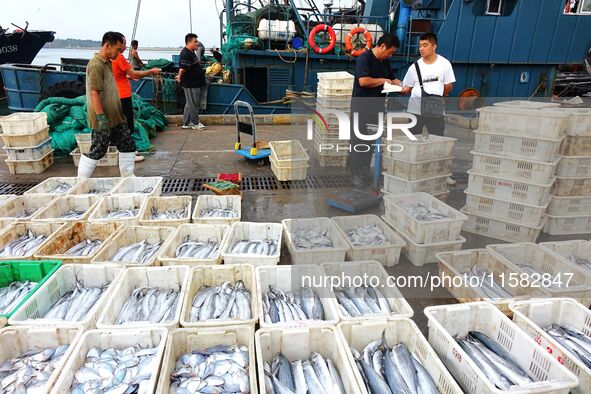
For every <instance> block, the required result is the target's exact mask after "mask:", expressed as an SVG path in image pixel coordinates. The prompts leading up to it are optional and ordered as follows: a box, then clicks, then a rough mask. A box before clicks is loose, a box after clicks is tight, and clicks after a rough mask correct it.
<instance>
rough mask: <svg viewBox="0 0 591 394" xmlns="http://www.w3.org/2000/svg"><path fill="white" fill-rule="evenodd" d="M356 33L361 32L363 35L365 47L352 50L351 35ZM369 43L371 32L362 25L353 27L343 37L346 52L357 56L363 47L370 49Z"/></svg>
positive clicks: (370, 41)
mask: <svg viewBox="0 0 591 394" xmlns="http://www.w3.org/2000/svg"><path fill="white" fill-rule="evenodd" d="M356 34H363V35H364V36H365V48H361V49H355V50H353V36H354V35H356ZM371 44H372V39H371V33H370V32H369V31H367V29H366V28H365V27H362V26H358V27H355V28H353V29H352V30H351V31H350V32H349V33H347V37H345V49H346V50H347V52H351V56H355V57H357V56H359V55H361V54H362V53H363V51H364V50H365V49H371Z"/></svg>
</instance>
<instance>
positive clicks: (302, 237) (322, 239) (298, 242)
mask: <svg viewBox="0 0 591 394" xmlns="http://www.w3.org/2000/svg"><path fill="white" fill-rule="evenodd" d="M327 234H328V229H324V230H321V229H318V228H311V227H310V228H301V229H298V230H296V231H294V234H293V244H294V246H295V247H296V248H297V249H318V248H333V247H334V245H333V244H332V240H331V239H330V238H328V236H327Z"/></svg>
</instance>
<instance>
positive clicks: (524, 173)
mask: <svg viewBox="0 0 591 394" xmlns="http://www.w3.org/2000/svg"><path fill="white" fill-rule="evenodd" d="M470 153H471V154H472V156H473V161H472V171H474V172H478V173H480V174H487V175H489V176H499V177H503V178H511V179H515V180H519V181H525V182H533V183H542V184H545V183H548V182H549V181H550V180H551V179H552V178H553V176H554V171H555V170H556V167H557V166H558V162H559V161H560V156H557V157H555V158H554V159H553V161H552V162H549V163H544V162H540V161H532V160H529V159H518V158H513V157H503V156H498V155H490V154H485V153H478V152H474V151H472V152H470Z"/></svg>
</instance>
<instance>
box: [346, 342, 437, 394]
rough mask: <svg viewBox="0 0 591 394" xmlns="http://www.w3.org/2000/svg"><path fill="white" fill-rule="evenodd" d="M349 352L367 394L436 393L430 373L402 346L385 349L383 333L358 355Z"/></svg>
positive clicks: (353, 350) (401, 344) (386, 346)
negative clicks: (351, 354)
mask: <svg viewBox="0 0 591 394" xmlns="http://www.w3.org/2000/svg"><path fill="white" fill-rule="evenodd" d="M351 352H352V353H353V355H354V357H355V362H356V364H357V369H358V370H359V373H360V374H361V377H362V378H363V382H364V383H365V388H366V389H367V391H368V392H369V393H373V394H378V393H379V394H382V393H383V394H390V393H394V394H397V393H409V394H435V393H439V390H438V389H437V385H436V384H435V382H434V381H433V378H432V377H431V375H429V372H427V370H426V369H425V367H423V365H422V364H421V363H420V362H419V360H418V359H417V357H416V356H415V355H414V354H413V353H412V352H411V351H410V350H409V349H408V347H407V346H406V345H405V344H403V343H398V344H396V345H394V346H393V347H392V348H390V347H389V346H388V344H387V343H386V335H385V331H384V333H383V334H382V339H378V340H375V341H373V342H370V343H369V344H368V345H367V346H366V347H365V349H363V352H362V353H361V354H360V353H359V352H358V351H357V350H356V349H353V348H351Z"/></svg>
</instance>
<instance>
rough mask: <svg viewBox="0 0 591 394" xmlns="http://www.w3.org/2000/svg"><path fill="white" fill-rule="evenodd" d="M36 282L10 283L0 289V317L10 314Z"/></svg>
mask: <svg viewBox="0 0 591 394" xmlns="http://www.w3.org/2000/svg"><path fill="white" fill-rule="evenodd" d="M35 286H37V283H36V282H29V281H25V282H12V283H11V284H9V285H8V286H6V287H3V288H1V289H0V315H5V314H7V313H10V312H11V311H12V310H13V309H14V308H16V306H17V305H18V304H20V302H21V301H22V300H23V299H24V298H25V297H26V296H27V294H29V291H31V290H32V289H33V288H34V287H35Z"/></svg>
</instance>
